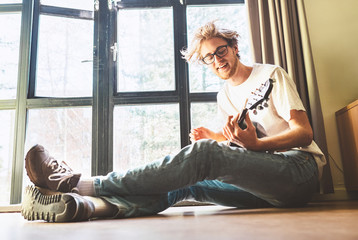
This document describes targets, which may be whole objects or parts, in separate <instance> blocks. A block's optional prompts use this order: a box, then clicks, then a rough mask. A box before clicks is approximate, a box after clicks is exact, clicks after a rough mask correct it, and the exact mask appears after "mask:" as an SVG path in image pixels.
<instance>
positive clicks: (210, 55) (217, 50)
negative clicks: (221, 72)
mask: <svg viewBox="0 0 358 240" xmlns="http://www.w3.org/2000/svg"><path fill="white" fill-rule="evenodd" d="M228 46H229V45H228V44H226V45H222V46H219V47H218V48H217V49H216V50H215V52H214V53H212V54H209V55H206V56H205V57H203V58H202V59H201V61H202V62H203V63H204V64H206V65H210V64H212V63H213V62H214V61H215V55H216V56H218V57H219V58H222V57H224V56H226V54H227V53H228V52H229V51H228V49H227V48H228ZM222 48H225V53H224V54H219V51H220V50H221V49H222ZM208 57H212V61H210V62H207V61H205V59H207V58H208Z"/></svg>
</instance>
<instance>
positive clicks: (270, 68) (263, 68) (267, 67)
mask: <svg viewBox="0 0 358 240" xmlns="http://www.w3.org/2000/svg"><path fill="white" fill-rule="evenodd" d="M253 69H254V70H257V71H265V72H274V71H276V70H277V69H282V68H281V67H280V66H278V65H273V64H263V63H255V64H254V65H253Z"/></svg>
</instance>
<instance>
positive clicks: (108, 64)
mask: <svg viewBox="0 0 358 240" xmlns="http://www.w3.org/2000/svg"><path fill="white" fill-rule="evenodd" d="M107 4H108V1H107V0H100V1H99V9H98V11H96V12H95V24H94V26H95V29H94V66H93V67H94V71H93V116H92V119H93V121H92V122H93V123H92V124H93V125H92V175H103V174H106V173H107V172H108V171H111V170H112V169H113V100H112V98H113V86H112V84H113V82H112V81H113V79H111V77H113V76H112V75H113V74H111V70H113V67H112V66H113V59H112V55H111V52H110V48H111V37H110V35H111V34H113V33H111V26H110V25H111V24H110V23H111V20H110V19H111V17H112V14H113V12H111V11H110V10H109V9H108V5H107Z"/></svg>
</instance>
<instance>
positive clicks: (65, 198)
mask: <svg viewBox="0 0 358 240" xmlns="http://www.w3.org/2000/svg"><path fill="white" fill-rule="evenodd" d="M21 214H22V216H23V217H24V218H25V219H27V220H29V221H34V220H44V221H47V222H75V221H85V220H88V219H89V217H90V215H91V211H88V209H86V207H85V202H84V201H83V199H82V198H81V197H80V196H79V195H77V194H75V193H59V194H50V195H45V194H43V193H41V191H40V190H39V189H38V188H37V187H35V186H27V187H26V189H25V194H24V199H23V201H22V207H21Z"/></svg>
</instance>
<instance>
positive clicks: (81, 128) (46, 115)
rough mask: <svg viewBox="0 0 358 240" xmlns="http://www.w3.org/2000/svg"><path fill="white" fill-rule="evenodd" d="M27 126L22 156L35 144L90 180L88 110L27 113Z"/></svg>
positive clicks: (30, 111)
mask: <svg viewBox="0 0 358 240" xmlns="http://www.w3.org/2000/svg"><path fill="white" fill-rule="evenodd" d="M27 126H28V127H27V133H26V142H25V152H27V151H28V150H29V149H30V148H31V147H32V146H33V145H35V144H40V145H43V146H44V147H45V148H46V149H47V150H48V151H49V152H50V155H51V156H53V157H54V158H55V159H57V160H59V161H65V162H66V163H67V164H68V165H69V166H70V167H71V168H72V169H73V170H74V171H75V172H80V173H82V176H87V177H89V176H91V144H92V131H91V128H92V109H91V108H83V107H78V108H53V109H30V110H29V112H28V125H27ZM25 176H26V174H25ZM25 181H27V182H28V179H27V176H26V179H25Z"/></svg>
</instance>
